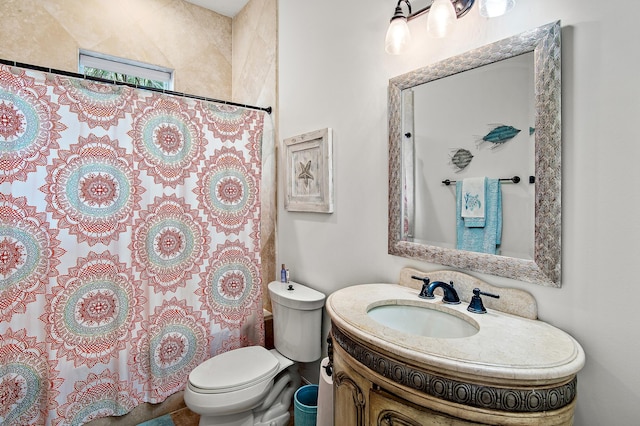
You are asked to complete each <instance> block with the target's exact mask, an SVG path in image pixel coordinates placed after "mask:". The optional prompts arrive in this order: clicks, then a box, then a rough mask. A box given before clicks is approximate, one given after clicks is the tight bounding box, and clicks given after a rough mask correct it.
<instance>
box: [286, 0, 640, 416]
mask: <svg viewBox="0 0 640 426" xmlns="http://www.w3.org/2000/svg"><path fill="white" fill-rule="evenodd" d="M395 4H396V1H394V0H349V1H338V0H325V1H321V2H316V1H301V0H280V1H279V61H280V62H279V66H280V75H279V93H280V99H279V105H280V136H281V138H287V137H290V136H294V135H297V134H301V133H304V132H308V131H311V130H316V129H320V128H323V127H332V128H333V129H334V176H335V181H336V182H335V213H333V214H331V215H322V214H309V213H290V212H286V211H285V210H284V207H283V206H284V203H283V181H284V180H283V173H282V172H283V170H280V171H279V185H280V186H279V200H278V206H279V207H278V208H279V211H278V215H279V219H278V220H279V222H278V232H279V236H278V250H279V254H278V262H277V263H286V264H287V265H288V267H289V268H290V269H291V275H292V279H294V280H296V281H299V282H302V283H306V284H308V285H310V286H312V287H315V288H317V289H319V290H321V291H323V292H325V293H327V294H329V293H331V292H333V291H335V290H337V289H339V288H342V287H345V286H349V285H353V284H359V283H367V282H380V281H383V282H394V281H396V280H397V277H398V273H399V271H400V269H401V268H402V267H404V266H415V267H418V268H421V269H424V270H435V269H439V268H441V267H440V266H439V265H433V264H428V263H423V262H419V261H414V260H409V259H404V258H400V257H394V256H390V255H388V254H387V170H388V169H387V157H388V155H387V83H388V80H389V78H391V77H393V76H396V75H398V74H401V73H404V72H407V71H410V70H412V69H415V68H418V67H422V66H425V65H427V64H430V63H433V62H437V61H439V60H442V59H444V58H447V57H449V56H453V55H456V54H458V53H462V52H465V51H467V50H469V49H472V48H475V47H478V46H480V45H482V44H486V43H490V42H494V41H497V40H500V39H502V38H505V37H508V36H511V35H514V34H517V33H519V32H522V31H524V30H527V29H531V28H534V27H536V26H539V25H543V24H546V23H549V22H552V21H555V20H558V19H560V20H562V25H563V33H562V37H563V38H562V44H563V117H562V118H563V235H562V238H563V287H562V288H561V289H552V288H546V287H542V286H537V285H532V284H527V283H522V282H518V281H513V280H509V279H504V278H499V277H494V276H489V275H480V274H474V275H477V276H479V277H480V278H482V279H485V280H487V281H489V282H491V283H493V284H497V285H501V286H511V287H518V288H523V289H526V290H528V291H530V292H531V293H532V294H533V295H534V296H535V297H536V299H537V301H538V305H539V316H540V318H541V319H542V320H544V321H547V322H549V323H551V324H553V325H555V326H557V327H559V328H561V329H563V330H565V331H567V332H569V333H570V334H572V335H573V336H574V337H575V338H576V339H577V340H578V341H579V342H580V343H581V344H582V345H583V347H584V349H585V352H586V354H587V363H586V366H585V368H584V369H583V370H582V372H581V373H580V374H579V376H578V395H579V396H578V407H577V414H576V422H575V424H576V425H594V426H599V425H632V424H638V423H637V422H638V418H637V415H638V413H639V412H640V408H638V406H637V404H638V401H640V368H639V367H638V365H637V362H638V360H639V356H638V355H639V354H640V331H639V330H638V326H637V324H638V323H639V321H638V320H637V306H638V303H640V292H639V291H636V289H637V288H638V287H639V286H637V285H636V283H637V282H638V277H639V276H640V255H639V254H640V250H638V248H637V246H638V243H639V242H640V220H639V219H638V213H639V212H640V191H639V190H638V186H637V185H638V184H639V183H640V168H639V167H637V164H636V163H637V161H638V159H639V158H640V143H639V141H638V126H637V124H636V123H637V122H638V116H639V115H640V105H639V104H640V101H639V99H640V86H639V85H638V80H637V73H638V67H640V57H639V55H638V53H637V52H638V51H637V47H636V46H635V43H637V40H638V36H639V30H637V28H638V26H637V22H636V20H637V19H638V18H637V17H638V16H639V15H640V14H639V12H640V3H639V2H630V1H622V0H612V1H608V2H602V1H596V0H583V1H579V0H563V1H557V0H519V1H518V2H517V5H516V8H515V9H514V10H513V11H512V12H511V13H510V14H508V15H506V16H504V17H502V18H497V19H493V20H486V19H484V18H481V17H479V15H478V12H477V8H476V7H474V9H473V10H472V11H471V12H470V13H469V14H468V15H467V16H466V17H464V18H463V19H462V20H460V21H459V22H458V24H459V25H458V26H457V28H456V30H455V32H454V34H453V35H452V36H450V37H449V38H447V39H445V40H434V39H428V37H427V35H426V30H425V26H426V18H419V19H417V20H415V21H412V22H411V23H410V27H411V29H412V32H413V35H414V45H413V49H412V50H411V52H410V53H408V54H407V55H404V56H401V57H394V56H388V55H386V54H385V52H384V48H383V42H384V35H385V32H386V27H387V25H388V21H389V19H390V17H391V15H392V14H393V10H394V7H395ZM280 143H281V141H280ZM324 331H325V333H326V331H327V330H324ZM505 344H506V343H505Z"/></svg>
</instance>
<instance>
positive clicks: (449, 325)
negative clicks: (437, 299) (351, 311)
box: [367, 304, 478, 339]
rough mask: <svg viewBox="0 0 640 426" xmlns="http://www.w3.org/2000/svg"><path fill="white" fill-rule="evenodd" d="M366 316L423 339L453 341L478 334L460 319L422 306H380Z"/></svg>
mask: <svg viewBox="0 0 640 426" xmlns="http://www.w3.org/2000/svg"><path fill="white" fill-rule="evenodd" d="M367 315H368V316H369V317H370V318H371V319H373V320H375V321H376V322H378V323H380V324H382V325H384V326H387V327H389V328H393V329H394V330H398V331H401V332H403V333H406V334H414V335H418V336H423V337H435V338H441V339H453V338H460V337H469V336H473V335H474V334H476V333H477V332H478V329H477V328H476V327H474V326H473V325H471V324H470V323H468V322H467V321H465V320H464V319H462V318H459V317H457V316H455V315H453V314H449V313H447V312H443V311H440V310H436V309H431V308H427V307H422V306H412V305H397V304H394V305H382V306H376V307H373V308H371V309H369V310H368V311H367Z"/></svg>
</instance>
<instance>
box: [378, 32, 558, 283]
mask: <svg viewBox="0 0 640 426" xmlns="http://www.w3.org/2000/svg"><path fill="white" fill-rule="evenodd" d="M560 32H561V27H560V22H559V21H558V22H554V23H551V24H547V25H544V26H541V27H538V28H536V29H533V30H530V31H526V32H524V33H522V34H519V35H516V36H513V37H510V38H507V39H504V40H501V41H498V42H496V43H493V44H490V45H487V46H483V47H480V48H477V49H474V50H471V51H469V52H467V53H464V54H461V55H458V56H455V57H453V58H449V59H446V60H444V61H441V62H439V63H436V64H433V65H429V66H427V67H424V68H421V69H418V70H415V71H411V72H409V73H406V74H403V75H400V76H398V77H395V78H392V79H391V80H389V254H392V255H396V256H403V257H409V258H414V259H420V260H424V261H427V262H432V263H436V264H440V265H447V266H453V267H456V268H460V269H464V270H469V271H476V272H482V273H487V274H492V275H497V276H502V277H507V278H513V279H517V280H521V281H526V282H531V283H536V284H541V285H545V286H551V287H560V286H561V282H560V281H561V171H562V169H561V167H562V165H561V133H562V130H561V109H560V107H561V46H560ZM531 51H533V52H534V61H535V64H534V67H535V103H536V105H535V107H536V117H535V129H536V131H535V144H536V147H535V175H536V176H535V179H536V180H535V185H536V188H535V238H534V240H535V241H534V256H533V260H528V259H518V258H513V257H506V256H498V255H491V254H484V253H475V252H469V251H462V250H455V249H450V248H443V247H438V246H431V245H425V244H418V243H414V242H411V241H407V240H404V239H403V233H402V229H403V223H404V216H405V215H404V213H403V209H402V205H403V203H402V200H403V190H402V189H403V187H404V183H403V182H404V177H403V169H404V166H403V163H402V158H403V155H402V147H401V143H402V91H403V90H404V89H408V88H412V87H414V86H417V85H420V84H423V83H427V82H429V81H433V80H437V79H440V78H444V77H447V76H450V75H454V74H457V73H460V72H463V71H467V70H470V69H474V68H477V67H481V66H483V65H488V64H490V63H493V62H497V61H500V60H504V59H508V58H511V57H514V56H517V55H521V54H524V53H528V52H531Z"/></svg>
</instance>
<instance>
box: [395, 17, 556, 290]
mask: <svg viewBox="0 0 640 426" xmlns="http://www.w3.org/2000/svg"><path fill="white" fill-rule="evenodd" d="M560 90H561V88H560V23H559V22H556V23H553V24H549V25H546V26H543V27H539V28H537V29H535V30H532V31H528V32H526V33H523V34H520V35H518V36H515V37H511V38H509V39H506V40H502V41H500V42H497V43H493V44H491V45H487V46H484V47H481V48H479V49H475V50H473V51H470V52H467V53H465V54H462V55H459V56H457V57H454V58H450V59H448V60H445V61H442V62H440V63H437V64H434V65H431V66H428V67H425V68H422V69H419V70H416V71H412V72H410V73H407V74H404V75H401V76H399V77H396V78H393V79H391V80H390V82H389V161H390V164H389V170H390V176H389V253H390V254H395V255H399V256H405V257H412V258H417V259H422V260H426V261H430V262H433V263H438V264H442V265H449V266H454V267H458V268H463V269H467V270H472V271H478V272H484V273H490V274H494V275H499V276H504V277H508V278H515V279H520V280H523V281H527V282H534V283H538V284H542V285H549V286H555V287H559V286H560V276H561V274H560V254H561V253H560V228H561V221H560V183H561V179H560V171H561V165H560V142H561V141H560V136H561V129H560ZM498 126H510V127H509V128H508V129H509V134H508V135H507V137H506V138H501V139H500V140H499V142H500V143H496V141H495V140H493V139H492V138H487V134H488V133H489V132H491V131H492V130H494V129H496V127H498ZM505 128H506V127H503V128H502V129H505ZM513 129H516V130H519V131H515V130H513ZM483 137H484V138H485V139H491V140H483ZM503 139H505V140H503ZM492 140H493V141H492ZM503 142H504V143H503ZM461 149H462V150H464V151H459V150H461ZM456 152H458V153H459V154H463V155H458V156H455V155H456ZM461 160H462V161H461ZM469 160H471V161H470V162H469ZM466 163H468V164H466ZM460 166H464V167H460ZM483 176H486V177H489V178H507V177H508V178H511V177H512V176H519V177H520V182H519V183H518V184H513V183H511V181H507V183H503V184H502V185H501V186H502V203H503V206H502V213H503V216H502V218H503V224H502V227H501V229H502V241H501V244H500V245H499V246H498V249H497V251H496V252H495V253H496V254H495V255H494V254H487V253H480V252H475V251H467V250H470V249H469V248H467V249H466V250H458V249H456V247H457V244H456V226H457V225H456V220H457V219H456V215H457V212H456V184H455V183H453V184H451V185H445V184H443V182H442V181H444V180H446V179H448V180H450V181H462V180H463V179H464V178H468V177H483ZM530 176H531V177H532V179H534V180H535V183H529V182H530V178H529V177H530Z"/></svg>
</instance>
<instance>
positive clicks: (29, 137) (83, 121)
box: [0, 66, 264, 425]
mask: <svg viewBox="0 0 640 426" xmlns="http://www.w3.org/2000/svg"><path fill="white" fill-rule="evenodd" d="M263 123H264V113H263V112H262V111H255V110H251V109H245V108H239V107H235V106H229V105H224V104H219V103H212V102H207V101H200V100H194V99H189V98H186V97H180V96H172V95H167V94H161V93H156V92H151V91H146V90H139V89H134V88H130V87H126V86H117V85H110V84H102V83H96V82H92V81H89V80H84V79H77V78H73V77H66V76H61V75H56V74H51V73H46V72H40V71H34V70H25V69H22V68H17V67H9V66H0V319H1V323H0V424H3V425H4V424H6V425H28V424H39V425H40V424H47V425H49V424H52V425H79V424H83V423H85V422H88V421H90V420H93V419H96V418H99V417H105V416H114V415H116V416H117V415H123V414H125V413H127V412H129V411H130V410H131V409H133V408H134V407H135V406H137V405H139V404H140V403H142V402H151V403H158V402H161V401H163V400H165V399H166V398H167V397H168V396H169V395H171V394H173V393H175V392H176V391H179V390H181V389H183V388H184V386H185V384H186V381H187V377H188V374H189V372H190V371H191V370H192V369H193V368H194V367H195V366H196V365H198V364H199V363H201V362H203V361H204V360H206V359H207V358H209V357H211V356H213V355H215V354H218V353H222V352H224V351H227V350H230V349H235V348H238V347H241V346H248V345H262V344H264V325H263V317H262V302H261V296H262V295H261V278H260V277H261V273H260V272H261V265H260V256H259V254H260V241H259V240H260V229H259V226H260V225H259V224H260V179H261V158H260V152H261V140H262V132H263Z"/></svg>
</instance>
